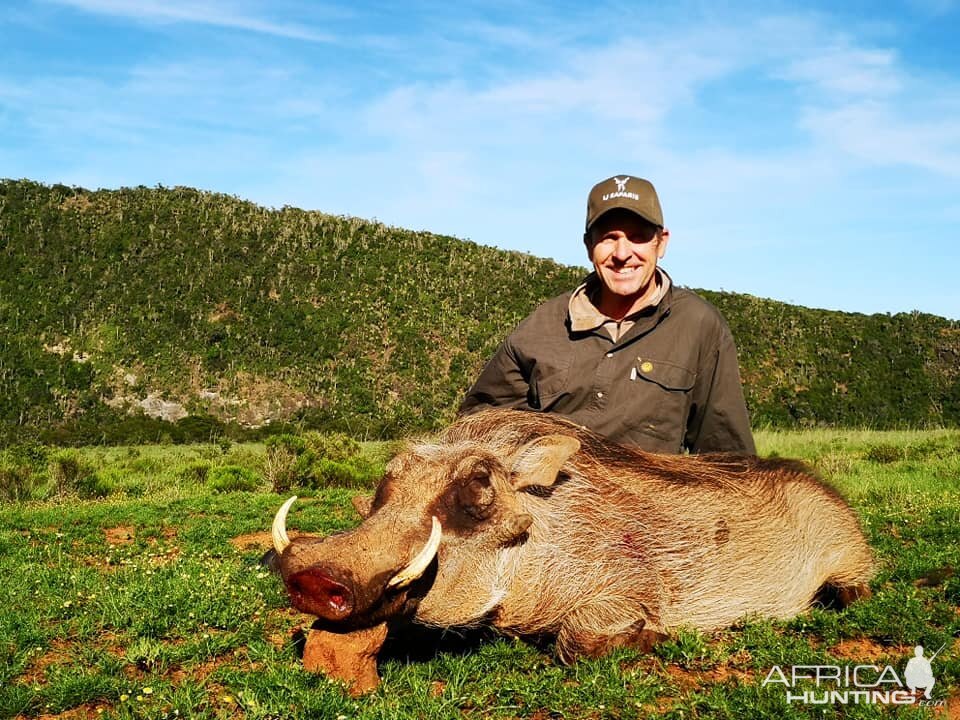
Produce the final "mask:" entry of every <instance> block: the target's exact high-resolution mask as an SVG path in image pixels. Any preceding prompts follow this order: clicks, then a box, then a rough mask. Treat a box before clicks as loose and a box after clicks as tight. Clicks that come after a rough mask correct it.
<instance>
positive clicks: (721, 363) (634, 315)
mask: <svg viewBox="0 0 960 720" xmlns="http://www.w3.org/2000/svg"><path fill="white" fill-rule="evenodd" d="M669 239H670V232H669V231H668V230H667V229H666V228H665V227H664V224H663V213H662V211H661V209H660V200H659V198H658V197H657V193H656V190H654V187H653V185H651V184H650V182H649V181H647V180H643V179H640V178H635V177H631V176H629V175H618V176H616V177H612V178H609V179H607V180H603V181H602V182H600V183H598V184H597V185H595V186H594V188H593V189H592V190H591V191H590V195H589V197H588V198H587V223H586V232H585V233H584V236H583V240H584V243H585V244H586V248H587V253H588V255H589V257H590V261H591V262H592V263H593V268H594V272H593V273H591V274H590V275H589V276H588V277H587V278H586V280H585V281H584V283H583V284H582V285H580V287H578V288H576V289H575V290H573V291H571V292H568V293H565V294H563V295H561V296H559V297H556V298H554V299H552V300H549V301H547V302H546V303H544V304H543V305H541V306H540V307H539V308H537V310H535V311H534V312H533V313H532V314H531V315H530V316H529V317H528V318H526V320H524V321H523V322H522V323H520V325H519V326H518V327H517V329H516V330H514V332H513V333H511V335H510V336H509V337H508V338H507V339H506V340H505V341H504V342H503V344H502V345H501V346H500V348H499V349H498V350H497V352H496V353H495V354H494V356H493V357H492V358H491V359H490V361H489V362H488V363H487V365H486V367H484V369H483V372H482V373H481V374H480V377H479V378H478V380H477V382H476V383H475V384H474V386H473V387H472V388H470V390H469V391H468V393H467V396H466V398H465V399H464V401H463V403H462V405H461V407H460V412H461V414H468V413H471V412H476V411H477V410H481V409H483V408H485V407H492V406H497V407H515V408H519V409H527V410H535V411H540V412H550V413H557V414H559V415H563V416H565V417H568V418H569V419H571V420H573V421H574V422H576V423H579V424H580V425H584V426H586V427H588V428H590V429H591V430H593V431H595V432H597V433H599V434H601V435H605V436H607V437H609V438H610V439H612V440H615V441H617V442H620V443H623V444H626V445H634V446H636V447H639V448H641V449H643V450H650V451H654V452H668V453H679V452H684V451H689V452H695V453H699V452H736V453H749V454H753V453H755V448H754V444H753V436H752V435H751V432H750V421H749V417H748V415H747V408H746V405H745V403H744V400H743V390H742V388H741V385H740V373H739V369H738V366H737V352H736V347H735V346H734V342H733V336H732V335H731V334H730V329H729V328H728V327H727V323H726V322H725V321H724V319H723V317H722V316H721V315H720V313H719V312H718V311H717V309H716V308H714V307H713V306H712V305H711V304H710V303H708V302H707V301H706V300H704V299H702V298H701V297H699V296H698V295H695V294H694V293H692V292H690V291H689V290H684V289H682V288H678V287H675V286H674V285H673V282H672V281H671V279H670V276H669V275H667V273H666V272H665V271H664V270H663V269H662V268H660V267H659V266H658V262H659V260H660V259H662V258H663V256H664V253H665V252H666V249H667V243H668V241H669Z"/></svg>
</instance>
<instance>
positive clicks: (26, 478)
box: [0, 457, 38, 502]
mask: <svg viewBox="0 0 960 720" xmlns="http://www.w3.org/2000/svg"><path fill="white" fill-rule="evenodd" d="M37 484H38V480H37V476H36V475H35V473H34V472H33V470H32V469H31V468H30V467H29V466H26V465H18V464H17V463H14V462H10V460H8V459H6V458H2V457H0V500H4V501H7V502H19V501H21V500H26V499H27V498H29V497H30V496H31V495H32V494H33V490H34V488H36V486H37Z"/></svg>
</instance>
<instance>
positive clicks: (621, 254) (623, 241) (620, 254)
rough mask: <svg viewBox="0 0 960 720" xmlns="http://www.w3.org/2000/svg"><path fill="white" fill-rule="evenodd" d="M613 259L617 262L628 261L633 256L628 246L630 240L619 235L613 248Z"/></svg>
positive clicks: (631, 249)
mask: <svg viewBox="0 0 960 720" xmlns="http://www.w3.org/2000/svg"><path fill="white" fill-rule="evenodd" d="M613 254H614V257H616V258H617V260H628V259H629V258H630V256H631V255H632V254H633V248H632V247H631V246H630V239H629V238H628V237H627V236H626V235H620V236H619V237H618V238H617V242H616V245H614V248H613Z"/></svg>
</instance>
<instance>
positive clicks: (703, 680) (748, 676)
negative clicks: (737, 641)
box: [664, 663, 754, 690]
mask: <svg viewBox="0 0 960 720" xmlns="http://www.w3.org/2000/svg"><path fill="white" fill-rule="evenodd" d="M664 670H665V671H666V673H667V675H669V676H670V679H671V680H673V681H674V682H675V683H676V684H677V685H679V686H680V688H681V689H682V690H699V689H700V688H701V687H703V686H704V685H715V684H717V683H724V682H727V681H728V680H732V681H733V682H735V683H736V684H738V685H745V684H749V683H751V682H753V680H754V675H753V673H752V672H748V671H745V670H738V669H736V668H734V667H731V666H729V665H718V666H717V667H714V668H710V669H709V670H703V671H700V670H687V669H686V668H682V667H680V666H679V665H674V664H672V663H671V664H670V665H667V666H666V667H665V668H664Z"/></svg>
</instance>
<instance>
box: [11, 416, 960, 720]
mask: <svg viewBox="0 0 960 720" xmlns="http://www.w3.org/2000/svg"><path fill="white" fill-rule="evenodd" d="M757 442H758V447H759V448H760V451H761V454H765V455H774V454H775V455H780V456H784V457H800V458H803V459H804V460H806V461H807V462H809V463H810V464H811V465H812V466H814V467H815V468H816V469H817V471H818V472H819V473H820V474H821V475H822V476H823V477H824V478H825V479H826V480H827V481H828V482H829V483H831V484H833V485H834V486H836V487H837V488H838V489H839V490H840V491H841V492H842V493H843V494H844V495H845V496H846V497H848V498H849V499H850V500H851V502H852V504H853V505H854V507H855V508H856V510H857V512H858V513H859V515H860V517H861V518H862V520H863V523H864V528H865V530H866V532H867V535H868V537H869V540H870V542H871V545H872V546H873V547H874V548H875V549H876V552H877V554H878V557H879V560H880V569H879V572H878V575H877V578H876V580H875V582H874V585H873V589H874V595H873V597H872V598H870V599H869V600H866V601H863V602H860V603H857V604H855V605H853V606H851V607H850V608H848V609H847V610H844V611H842V612H834V611H828V610H822V609H816V610H813V611H811V612H809V613H806V614H804V615H802V616H800V617H798V618H796V619H794V620H792V621H790V622H787V623H771V622H766V621H750V622H745V623H743V624H741V625H739V626H737V627H735V628H731V629H728V630H724V631H722V632H718V633H715V634H710V635H705V634H702V633H698V632H692V631H680V632H678V633H675V634H674V635H673V636H672V637H671V638H670V639H669V640H668V641H667V642H665V643H664V644H662V645H661V646H659V647H657V648H656V649H655V650H654V652H653V653H651V654H647V655H644V654H641V653H638V652H635V651H632V650H621V651H617V652H615V653H613V654H611V655H609V656H607V657H604V658H601V659H598V660H586V661H581V662H579V663H577V664H576V665H574V666H571V667H565V666H562V665H560V664H559V663H558V662H557V661H556V659H555V658H554V657H553V655H552V654H551V652H550V647H549V645H547V646H544V647H537V646H535V645H532V644H528V643H525V642H522V641H519V640H513V639H506V638H501V639H489V640H485V641H483V642H479V643H475V644H473V645H471V647H470V649H469V650H467V651H462V650H461V651H453V650H450V651H442V652H439V653H434V654H432V656H431V654H430V653H427V659H417V660H410V661H408V660H405V659H403V660H401V659H388V660H386V661H385V662H383V663H382V665H381V668H380V670H381V675H382V677H383V682H382V684H381V686H380V688H378V689H377V691H376V692H374V693H373V694H372V695H370V696H367V697H363V698H360V699H354V698H351V697H350V696H348V695H346V694H344V692H343V691H342V689H341V688H340V687H339V686H338V685H336V684H334V683H331V682H329V681H327V680H326V679H325V678H324V677H322V676H319V675H314V674H311V673H307V672H305V671H304V670H303V668H302V666H301V664H300V660H299V658H298V653H297V643H296V642H295V641H294V635H295V631H296V630H297V629H298V628H300V627H302V626H304V625H308V624H309V618H307V617H306V616H303V615H300V614H298V613H297V612H296V611H294V610H292V609H291V608H290V607H289V606H288V603H287V600H286V597H285V594H284V592H283V589H282V587H281V584H280V583H279V581H278V580H277V579H276V578H275V577H274V576H272V575H270V574H268V573H267V572H266V571H265V570H264V569H263V568H262V567H261V566H260V565H259V564H258V560H259V557H260V555H261V554H262V552H263V549H264V548H263V546H262V545H258V544H256V543H254V540H255V538H251V537H245V536H249V535H250V534H252V533H262V532H265V531H267V530H268V529H269V523H270V519H271V517H272V515H273V513H274V511H275V509H276V508H277V506H278V505H279V503H280V502H281V500H282V498H281V497H280V496H278V495H276V494H273V493H272V492H270V489H269V486H268V485H267V483H266V481H264V480H262V477H263V476H262V471H263V462H264V458H265V449H264V447H263V446H262V445H232V446H229V447H228V446H223V447H221V446H218V445H198V446H165V447H163V446H152V447H132V448H110V449H104V448H86V449H81V450H79V451H76V454H77V458H78V459H79V461H80V463H81V464H83V465H84V466H85V467H86V468H87V469H89V470H90V471H92V472H94V473H95V474H97V476H98V477H100V478H101V479H102V480H103V481H104V483H105V487H106V488H107V491H108V492H107V494H106V497H103V498H91V499H83V498H80V497H78V496H77V495H76V494H69V493H60V494H56V493H54V492H53V488H52V487H51V486H49V485H46V486H45V485H43V484H42V483H41V484H39V485H37V486H36V488H35V489H34V497H35V498H43V497H46V499H33V500H29V501H25V502H19V503H6V504H4V505H0V573H2V577H3V578H4V582H2V583H0V718H13V717H41V716H57V715H62V716H64V717H71V718H75V717H84V716H89V717H97V716H101V717H117V718H141V717H142V718H158V717H178V716H179V717H205V718H228V717H229V718H234V717H249V718H276V717H282V718H287V717H289V718H307V717H322V718H334V719H335V718H338V717H341V716H343V717H344V718H353V717H360V718H396V717H399V718H425V717H429V718H435V717H436V718H486V717H494V718H518V717H519V718H537V720H542V719H544V718H552V717H565V718H579V717H585V718H643V717H650V716H658V717H664V718H691V717H710V718H714V717H716V718H762V717H786V718H812V717H818V718H819V717H828V718H830V717H844V718H847V717H850V718H872V717H887V716H891V712H892V713H895V714H896V716H897V717H900V716H903V717H927V716H931V711H929V710H926V709H920V708H910V709H907V710H899V709H897V710H893V711H891V710H887V709H882V708H880V707H878V706H867V705H848V706H840V705H836V706H826V707H819V706H818V707H814V706H803V705H800V704H796V703H794V704H791V705H788V704H787V703H786V702H785V700H784V692H783V689H782V687H778V686H767V687H762V681H763V679H764V677H765V676H766V675H767V673H768V672H769V670H770V668H771V667H772V666H773V665H781V666H783V667H789V666H790V665H793V664H828V663H839V664H849V665H855V664H862V663H872V664H878V665H885V664H891V665H893V666H894V667H895V668H896V670H897V671H898V672H902V669H903V666H904V664H905V662H906V660H907V658H908V657H909V654H910V652H911V650H912V647H913V645H915V644H917V643H919V644H922V645H924V647H927V648H934V649H935V648H937V647H939V646H940V645H941V644H944V643H945V644H946V649H945V650H944V651H943V652H942V653H941V654H940V655H939V656H938V657H937V659H936V660H935V662H934V673H935V675H936V677H937V686H936V688H935V693H934V695H935V698H939V699H946V698H952V700H951V702H954V703H958V702H960V699H958V697H957V696H958V694H960V644H958V641H957V638H958V636H960V611H958V607H960V577H958V576H957V575H956V574H952V570H953V569H955V567H956V565H957V561H958V558H960V432H958V431H930V432H896V433H889V432H887V433H880V432H860V431H857V432H854V431H825V430H816V431H807V432H773V431H763V432H760V433H758V436H757ZM384 449H385V448H384V446H381V445H376V444H370V445H366V446H365V447H364V453H365V455H366V456H367V457H368V458H370V459H372V461H373V462H377V463H382V462H383V460H384ZM220 467H243V468H247V469H248V470H249V471H250V472H251V475H245V476H244V477H245V478H246V479H247V480H249V478H250V477H255V478H260V484H259V485H257V486H256V487H255V488H253V489H252V490H249V491H238V492H234V491H229V488H226V489H224V488H222V487H220V488H218V487H217V485H216V477H217V473H216V472H211V469H215V468H220ZM198 468H206V470H205V471H202V470H199V469H198ZM355 492H356V491H355V490H351V489H338V488H331V489H325V490H322V491H319V490H318V491H314V497H313V498H312V500H311V501H309V502H306V503H304V504H303V505H302V506H300V509H299V510H298V514H297V526H298V529H302V530H305V531H310V532H316V533H328V532H332V531H336V530H338V529H342V528H346V527H350V526H352V525H353V524H355V523H356V522H357V521H358V520H357V518H356V516H355V515H354V513H353V510H352V508H351V507H350V503H349V499H350V496H351V495H352V494H354V493H355ZM238 538H240V540H238ZM944 716H945V715H944Z"/></svg>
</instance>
